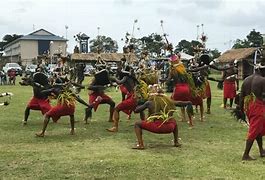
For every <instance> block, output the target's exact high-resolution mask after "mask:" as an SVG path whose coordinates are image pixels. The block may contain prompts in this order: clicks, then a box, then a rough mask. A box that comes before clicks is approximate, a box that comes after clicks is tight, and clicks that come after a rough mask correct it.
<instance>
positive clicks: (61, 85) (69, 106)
mask: <svg viewBox="0 0 265 180" xmlns="http://www.w3.org/2000/svg"><path fill="white" fill-rule="evenodd" d="M71 87H72V84H71V83H69V82H64V81H63V80H62V79H60V78H58V79H57V80H56V81H55V85H54V87H53V88H51V89H48V90H45V93H49V94H52V95H54V96H55V97H57V105H56V106H54V107H52V108H51V109H50V110H49V111H48V112H47V113H46V114H45V115H44V121H43V128H42V130H41V132H39V133H36V136H37V137H44V134H45V131H46V128H47V126H48V124H49V121H50V118H52V119H53V121H54V122H57V121H58V120H59V119H60V117H61V116H69V117H70V125H71V131H70V134H71V135H73V134H74V133H75V130H74V123H75V118H74V112H75V100H77V101H78V102H80V103H81V104H83V105H85V106H87V107H89V105H88V104H87V103H86V102H85V101H83V100H82V99H81V98H80V97H79V96H77V95H76V94H75V93H73V92H72V90H71Z"/></svg>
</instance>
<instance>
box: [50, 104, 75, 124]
mask: <svg viewBox="0 0 265 180" xmlns="http://www.w3.org/2000/svg"><path fill="white" fill-rule="evenodd" d="M74 113H75V105H69V106H68V105H66V104H63V105H62V104H57V105H56V106H54V107H52V108H51V109H50V110H49V111H48V112H47V113H46V115H48V116H50V117H51V118H52V119H53V121H54V122H57V121H58V120H59V119H60V117H61V116H70V115H74Z"/></svg>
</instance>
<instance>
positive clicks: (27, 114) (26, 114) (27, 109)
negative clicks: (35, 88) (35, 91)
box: [23, 107, 30, 125]
mask: <svg viewBox="0 0 265 180" xmlns="http://www.w3.org/2000/svg"><path fill="white" fill-rule="evenodd" d="M29 114H30V109H29V108H28V107H26V109H25V113H24V120H23V125H26V124H27V122H28V118H29Z"/></svg>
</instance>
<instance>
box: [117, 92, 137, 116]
mask: <svg viewBox="0 0 265 180" xmlns="http://www.w3.org/2000/svg"><path fill="white" fill-rule="evenodd" d="M136 106H137V100H136V98H135V95H134V93H130V94H128V95H127V97H126V99H125V100H124V101H122V102H121V103H120V104H118V105H117V106H116V108H117V109H118V110H120V111H123V112H124V113H126V114H128V115H130V114H131V112H132V111H134V110H135V108H136Z"/></svg>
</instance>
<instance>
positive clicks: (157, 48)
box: [140, 33, 164, 57]
mask: <svg viewBox="0 0 265 180" xmlns="http://www.w3.org/2000/svg"><path fill="white" fill-rule="evenodd" d="M140 40H141V41H142V45H143V48H142V51H145V50H147V51H149V53H150V56H151V57H159V56H161V53H162V48H163V47H164V42H163V38H162V36H161V35H159V34H156V33H152V34H151V35H149V36H144V37H142V38H140Z"/></svg>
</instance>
